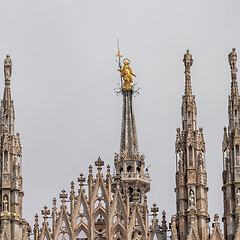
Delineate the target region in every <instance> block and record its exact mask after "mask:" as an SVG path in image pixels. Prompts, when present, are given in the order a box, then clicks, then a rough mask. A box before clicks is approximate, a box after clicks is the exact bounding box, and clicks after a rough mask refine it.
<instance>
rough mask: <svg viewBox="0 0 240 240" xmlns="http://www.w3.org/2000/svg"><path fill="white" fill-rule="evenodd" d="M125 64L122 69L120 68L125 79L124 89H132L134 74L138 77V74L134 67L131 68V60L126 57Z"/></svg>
mask: <svg viewBox="0 0 240 240" xmlns="http://www.w3.org/2000/svg"><path fill="white" fill-rule="evenodd" d="M123 63H124V66H123V67H122V68H121V69H118V71H120V72H121V77H122V78H123V80H124V86H123V90H132V86H131V83H132V82H133V78H132V76H134V77H136V75H135V74H134V73H133V72H132V69H131V68H130V66H129V64H130V60H129V59H127V58H125V59H124V60H123Z"/></svg>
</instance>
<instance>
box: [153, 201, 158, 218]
mask: <svg viewBox="0 0 240 240" xmlns="http://www.w3.org/2000/svg"><path fill="white" fill-rule="evenodd" d="M151 212H152V213H153V218H156V217H157V213H158V212H159V208H158V207H157V204H156V203H154V204H153V207H152V208H151Z"/></svg>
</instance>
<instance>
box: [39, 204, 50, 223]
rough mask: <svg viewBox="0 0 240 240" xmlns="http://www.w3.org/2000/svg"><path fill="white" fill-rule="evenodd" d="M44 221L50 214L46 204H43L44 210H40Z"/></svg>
mask: <svg viewBox="0 0 240 240" xmlns="http://www.w3.org/2000/svg"><path fill="white" fill-rule="evenodd" d="M41 213H42V215H43V218H44V221H47V218H48V215H50V210H48V208H47V206H46V205H45V206H44V210H42V211H41Z"/></svg>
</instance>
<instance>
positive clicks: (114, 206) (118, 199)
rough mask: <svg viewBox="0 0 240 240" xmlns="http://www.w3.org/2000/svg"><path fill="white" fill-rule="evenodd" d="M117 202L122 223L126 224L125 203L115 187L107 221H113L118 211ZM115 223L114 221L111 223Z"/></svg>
mask: <svg viewBox="0 0 240 240" xmlns="http://www.w3.org/2000/svg"><path fill="white" fill-rule="evenodd" d="M118 204H119V205H120V209H121V211H120V212H121V215H122V216H123V219H124V225H125V226H126V225H127V212H126V208H125V204H124V202H123V199H122V196H121V194H120V192H119V190H118V189H117V191H116V193H115V196H114V199H113V203H112V205H111V212H110V217H109V221H111V222H112V223H113V218H114V216H115V215H116V213H119V211H118V209H117V208H118ZM113 224H115V223H113Z"/></svg>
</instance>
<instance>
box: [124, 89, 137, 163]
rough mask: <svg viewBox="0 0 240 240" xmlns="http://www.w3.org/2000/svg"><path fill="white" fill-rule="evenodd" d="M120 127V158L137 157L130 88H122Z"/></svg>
mask: <svg viewBox="0 0 240 240" xmlns="http://www.w3.org/2000/svg"><path fill="white" fill-rule="evenodd" d="M122 94H123V110H122V129H121V142H120V158H121V159H125V160H127V159H132V158H134V159H136V158H138V157H139V149H138V139H137V131H136V123H135V116H134V111H133V102H132V95H133V91H132V90H123V91H122Z"/></svg>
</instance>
